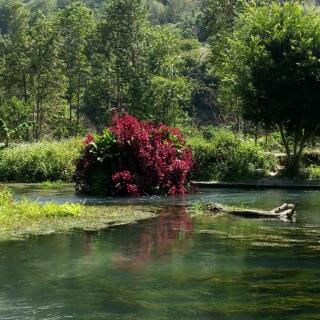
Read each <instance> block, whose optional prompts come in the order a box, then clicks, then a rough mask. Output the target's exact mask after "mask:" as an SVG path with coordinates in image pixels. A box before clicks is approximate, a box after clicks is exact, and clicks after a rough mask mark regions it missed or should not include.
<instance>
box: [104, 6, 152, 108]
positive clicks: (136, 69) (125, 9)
mask: <svg viewBox="0 0 320 320" xmlns="http://www.w3.org/2000/svg"><path fill="white" fill-rule="evenodd" d="M146 22H147V20H146V11H145V10H144V9H143V7H142V5H141V1H140V0H110V1H106V4H105V7H104V10H103V15H102V19H101V21H100V23H99V25H98V32H99V35H100V40H101V51H102V52H103V54H104V56H105V59H106V60H108V62H109V67H110V70H109V74H110V81H115V89H116V107H117V108H118V109H125V110H126V111H129V112H131V111H132V110H131V108H130V107H131V106H130V104H129V101H128V99H127V97H128V90H129V87H130V86H132V84H133V82H135V81H136V82H137V83H138V82H139V78H140V70H141V69H140V67H141V66H142V61H141V58H142V55H141V47H140V44H141V42H142V39H143V28H144V25H145V23H146ZM136 90H138V91H139V90H140V88H139V86H137V87H135V89H134V91H136ZM137 94H139V93H138V92H137Z"/></svg>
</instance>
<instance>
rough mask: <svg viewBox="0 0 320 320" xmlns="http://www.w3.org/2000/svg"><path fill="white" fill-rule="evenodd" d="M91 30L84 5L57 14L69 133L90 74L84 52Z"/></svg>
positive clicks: (78, 112) (78, 113) (78, 111)
mask: <svg viewBox="0 0 320 320" xmlns="http://www.w3.org/2000/svg"><path fill="white" fill-rule="evenodd" d="M94 29H95V20H94V16H93V13H92V12H91V10H90V9H88V8H87V7H86V6H85V5H84V4H82V3H80V2H75V3H72V4H70V5H68V6H67V7H66V8H65V9H63V10H62V11H61V12H60V14H59V20H58V30H59V33H60V39H61V49H60V50H61V59H62V61H63V63H64V74H65V75H66V77H67V83H68V84H67V93H66V98H67V101H68V105H69V131H70V134H72V133H73V122H72V116H73V112H74V111H75V113H76V129H75V132H74V133H75V134H77V132H78V128H79V125H80V116H81V104H82V99H83V94H84V90H85V87H86V83H87V79H88V76H89V73H90V61H89V58H88V50H89V48H88V47H89V44H90V40H91V38H92V35H93V32H94Z"/></svg>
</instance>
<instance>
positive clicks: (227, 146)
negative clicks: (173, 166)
mask: <svg viewBox="0 0 320 320" xmlns="http://www.w3.org/2000/svg"><path fill="white" fill-rule="evenodd" d="M206 134H207V133H206ZM206 136H207V137H208V140H206V139H204V138H195V139H190V140H189V143H190V144H191V146H192V150H193V154H194V160H195V162H196V163H197V169H196V170H195V173H194V178H195V179H197V180H218V181H232V180H233V181H234V180H238V179H241V178H250V177H253V176H256V175H257V174H259V173H260V174H262V173H264V172H266V171H267V170H269V169H271V168H272V167H273V166H274V164H275V160H274V158H273V157H272V156H270V155H266V154H265V153H264V152H263V151H262V150H261V149H260V148H259V147H257V146H255V145H254V143H253V142H250V141H248V142H247V141H244V140H242V139H240V138H239V137H237V136H236V135H234V134H233V133H231V132H228V131H225V130H222V129H218V130H217V129H216V130H215V131H213V130H212V129H211V130H210V135H206Z"/></svg>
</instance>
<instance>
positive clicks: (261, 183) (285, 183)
mask: <svg viewBox="0 0 320 320" xmlns="http://www.w3.org/2000/svg"><path fill="white" fill-rule="evenodd" d="M192 184H194V185H195V186H196V187H198V188H225V189H228V188H229V189H233V188H234V189H288V190H320V181H305V182H298V181H295V180H289V179H278V178H277V179H272V178H266V179H262V180H257V181H247V182H245V181H242V182H219V181H192Z"/></svg>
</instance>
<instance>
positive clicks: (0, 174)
mask: <svg viewBox="0 0 320 320" xmlns="http://www.w3.org/2000/svg"><path fill="white" fill-rule="evenodd" d="M80 148H81V140H80V139H70V140H66V141H62V142H38V143H31V144H26V145H16V146H13V147H11V148H7V149H3V150H1V151H0V181H3V182H7V181H14V182H42V181H57V180H61V181H63V182H71V181H72V176H73V174H74V170H75V164H74V162H75V159H77V158H78V157H79V155H80Z"/></svg>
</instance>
